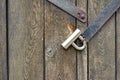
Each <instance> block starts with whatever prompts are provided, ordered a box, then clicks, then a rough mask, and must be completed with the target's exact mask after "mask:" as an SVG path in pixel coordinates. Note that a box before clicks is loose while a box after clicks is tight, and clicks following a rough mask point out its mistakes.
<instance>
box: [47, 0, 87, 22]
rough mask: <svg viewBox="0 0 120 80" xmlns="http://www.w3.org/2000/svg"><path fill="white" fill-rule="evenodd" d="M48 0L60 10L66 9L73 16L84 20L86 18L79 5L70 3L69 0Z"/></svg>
mask: <svg viewBox="0 0 120 80" xmlns="http://www.w3.org/2000/svg"><path fill="white" fill-rule="evenodd" d="M48 1H49V2H51V3H53V4H54V5H56V6H57V7H59V8H61V9H62V10H64V11H66V12H67V13H69V14H70V15H72V16H74V17H75V18H77V19H78V20H80V21H82V22H86V20H87V16H86V13H85V12H84V11H83V10H81V9H80V8H79V7H77V6H75V5H74V4H72V3H70V2H69V1H67V0H48Z"/></svg>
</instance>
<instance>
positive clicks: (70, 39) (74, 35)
mask: <svg viewBox="0 0 120 80" xmlns="http://www.w3.org/2000/svg"><path fill="white" fill-rule="evenodd" d="M78 38H79V39H80V40H81V42H82V43H83V45H82V46H80V47H79V46H77V45H76V44H75V40H76V39H78ZM70 45H72V46H73V47H74V48H75V49H77V50H83V49H84V48H85V47H86V41H85V39H84V38H83V36H81V31H80V30H79V29H76V30H75V31H74V32H73V33H72V35H71V36H70V37H68V38H67V39H66V40H65V41H64V42H63V43H62V47H63V48H65V49H68V47H69V46H70Z"/></svg>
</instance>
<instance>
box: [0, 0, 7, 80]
mask: <svg viewBox="0 0 120 80" xmlns="http://www.w3.org/2000/svg"><path fill="white" fill-rule="evenodd" d="M6 69H7V68H6V1H5V0H0V80H7V70H6Z"/></svg>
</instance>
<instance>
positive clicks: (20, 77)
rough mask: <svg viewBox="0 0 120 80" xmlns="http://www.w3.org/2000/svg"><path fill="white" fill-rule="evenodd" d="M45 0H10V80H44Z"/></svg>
mask: <svg viewBox="0 0 120 80" xmlns="http://www.w3.org/2000/svg"><path fill="white" fill-rule="evenodd" d="M43 1H44V0H9V65H10V72H9V76H10V77H9V80H43V28H44V19H43V16H44V6H43V5H44V4H43Z"/></svg>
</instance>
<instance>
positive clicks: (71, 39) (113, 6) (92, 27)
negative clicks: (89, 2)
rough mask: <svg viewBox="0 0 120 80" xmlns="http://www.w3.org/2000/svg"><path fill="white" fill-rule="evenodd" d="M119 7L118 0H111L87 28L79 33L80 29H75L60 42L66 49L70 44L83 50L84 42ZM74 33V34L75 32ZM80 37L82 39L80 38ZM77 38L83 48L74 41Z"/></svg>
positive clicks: (119, 0) (119, 2) (119, 1)
mask: <svg viewBox="0 0 120 80" xmlns="http://www.w3.org/2000/svg"><path fill="white" fill-rule="evenodd" d="M119 7H120V0H112V2H110V3H109V4H108V5H107V6H106V8H105V9H104V10H103V11H102V12H101V14H100V15H99V16H98V17H97V18H96V20H95V21H94V22H93V23H92V24H90V25H89V26H88V28H87V29H86V30H85V31H84V32H83V33H82V34H80V30H79V29H76V30H75V32H73V34H72V35H71V36H70V37H69V38H68V39H67V40H66V41H65V42H63V43H62V46H63V47H64V48H65V49H67V48H68V47H69V46H70V45H72V46H73V47H74V48H76V49H77V50H83V49H84V48H85V44H86V42H88V41H89V40H90V39H91V38H92V37H93V36H94V35H95V34H96V33H97V32H98V31H99V30H100V29H101V27H102V26H103V25H104V24H105V23H106V22H107V20H109V19H110V17H111V16H112V15H113V14H114V13H115V12H116V11H117V9H118V8H119ZM75 33H76V34H75ZM80 37H82V38H83V39H80ZM77 38H79V39H80V40H81V41H82V42H83V46H82V47H83V48H79V47H78V46H77V45H76V44H75V45H74V41H75V40H76V39H77Z"/></svg>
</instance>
